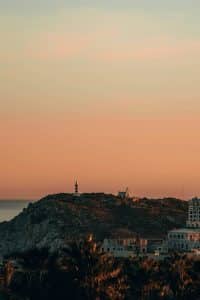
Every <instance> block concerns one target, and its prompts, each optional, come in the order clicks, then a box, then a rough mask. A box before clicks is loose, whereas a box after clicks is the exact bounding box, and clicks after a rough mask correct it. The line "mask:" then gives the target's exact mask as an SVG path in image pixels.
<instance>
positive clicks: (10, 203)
mask: <svg viewBox="0 0 200 300" xmlns="http://www.w3.org/2000/svg"><path fill="white" fill-rule="evenodd" d="M30 202H33V201H28V200H0V222H4V221H10V220H11V219H13V218H14V217H15V216H17V215H18V214H19V213H20V212H21V211H22V210H23V209H24V208H25V207H27V206H28V204H29V203H30Z"/></svg>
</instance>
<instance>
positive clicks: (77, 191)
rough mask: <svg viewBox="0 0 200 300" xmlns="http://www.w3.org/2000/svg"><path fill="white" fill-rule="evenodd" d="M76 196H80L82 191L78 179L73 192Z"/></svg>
mask: <svg viewBox="0 0 200 300" xmlns="http://www.w3.org/2000/svg"><path fill="white" fill-rule="evenodd" d="M73 195H74V196H76V197H80V195H81V194H80V193H79V186H78V181H77V180H76V181H75V184H74V194H73Z"/></svg>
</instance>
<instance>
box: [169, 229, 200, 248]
mask: <svg viewBox="0 0 200 300" xmlns="http://www.w3.org/2000/svg"><path fill="white" fill-rule="evenodd" d="M168 249H169V250H175V251H186V252H187V251H189V252H190V251H192V250H194V249H200V229H199V228H197V229H196V228H195V229H190V228H181V229H174V230H171V231H169V233H168Z"/></svg>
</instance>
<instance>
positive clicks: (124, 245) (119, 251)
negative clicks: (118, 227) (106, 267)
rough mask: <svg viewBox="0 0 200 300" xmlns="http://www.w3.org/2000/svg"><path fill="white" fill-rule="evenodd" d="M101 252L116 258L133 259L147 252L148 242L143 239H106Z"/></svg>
mask: <svg viewBox="0 0 200 300" xmlns="http://www.w3.org/2000/svg"><path fill="white" fill-rule="evenodd" d="M101 251H102V252H107V253H110V254H112V255H113V256H114V257H132V256H135V255H137V254H144V253H146V252H147V240H146V239H141V238H128V239H122V238H119V239H104V241H103V244H102V246H101Z"/></svg>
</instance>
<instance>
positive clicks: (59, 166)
mask: <svg viewBox="0 0 200 300" xmlns="http://www.w3.org/2000/svg"><path fill="white" fill-rule="evenodd" d="M199 14H200V2H199V0H196V1H195V0H193V1H192V0H173V1H172V0H168V1H166V0H151V1H149V0H138V1H136V0H115V1H114V0H110V1H105V0H102V1H96V0H93V1H91V0H88V1H81V0H79V1H76V0H73V1H71V0H70V1H66V0H65V1H64V0H26V1H25V0H12V1H11V0H0V41H1V42H0V133H1V135H0V147H1V152H0V166H1V172H0V198H1V199H11V198H12V199H13V198H19V199H22V198H23V199H38V198H40V197H42V196H44V195H46V194H50V193H57V192H71V191H72V190H73V184H74V180H75V179H78V181H79V183H80V190H81V191H82V192H98V191H100V192H101V191H104V192H108V193H116V192H117V191H118V190H121V189H124V188H126V186H128V187H129V189H130V191H131V192H132V194H133V195H135V196H141V197H142V196H146V197H165V196H167V197H168V196H169V197H170V196H175V197H180V198H184V199H188V198H190V197H192V196H194V195H197V196H198V195H200V184H199V182H200V156H199V153H200V118H199V114H200V79H199V78H200V55H199V53H200V34H199V32H200V19H199Z"/></svg>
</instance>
